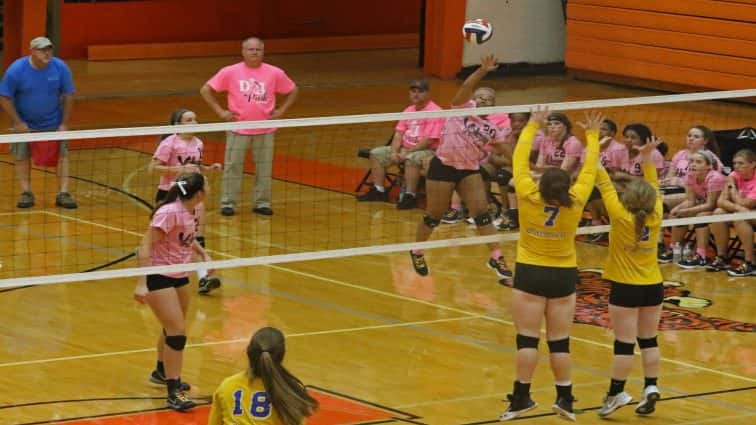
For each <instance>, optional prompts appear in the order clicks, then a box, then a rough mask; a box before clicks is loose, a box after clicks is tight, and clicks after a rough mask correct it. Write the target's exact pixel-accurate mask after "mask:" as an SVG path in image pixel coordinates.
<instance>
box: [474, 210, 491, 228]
mask: <svg viewBox="0 0 756 425" xmlns="http://www.w3.org/2000/svg"><path fill="white" fill-rule="evenodd" d="M492 222H493V220H491V214H489V213H487V212H485V213H483V214H481V215H479V216H477V217H475V225H476V226H478V227H482V226H487V225H489V224H491V223H492Z"/></svg>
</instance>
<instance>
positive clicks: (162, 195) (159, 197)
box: [155, 189, 168, 205]
mask: <svg viewBox="0 0 756 425" xmlns="http://www.w3.org/2000/svg"><path fill="white" fill-rule="evenodd" d="M167 195H168V191H167V190H163V189H158V191H157V193H156V194H155V205H157V204H159V203H161V202H163V199H165V197H166V196H167Z"/></svg>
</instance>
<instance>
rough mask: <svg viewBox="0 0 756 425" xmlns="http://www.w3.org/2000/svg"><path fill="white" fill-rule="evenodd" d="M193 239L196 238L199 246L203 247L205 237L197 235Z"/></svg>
mask: <svg viewBox="0 0 756 425" xmlns="http://www.w3.org/2000/svg"><path fill="white" fill-rule="evenodd" d="M194 239H196V240H197V243H198V244H200V246H201V247H202V248H204V247H205V237H204V236H197V237H196V238H194Z"/></svg>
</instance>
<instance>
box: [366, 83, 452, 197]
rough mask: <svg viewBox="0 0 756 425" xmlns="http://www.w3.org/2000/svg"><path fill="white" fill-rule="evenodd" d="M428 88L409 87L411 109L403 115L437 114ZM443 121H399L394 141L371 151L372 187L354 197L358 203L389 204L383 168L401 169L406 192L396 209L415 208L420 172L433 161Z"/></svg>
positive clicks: (411, 84)
mask: <svg viewBox="0 0 756 425" xmlns="http://www.w3.org/2000/svg"><path fill="white" fill-rule="evenodd" d="M429 91H430V87H429V86H428V82H427V81H425V80H415V81H412V82H411V83H410V90H409V98H410V101H411V102H412V105H410V106H408V107H407V108H405V109H404V111H402V112H427V111H440V110H441V108H440V107H439V106H438V105H436V104H435V103H433V101H432V100H431V98H430V92H429ZM443 125H444V119H443V118H433V119H424V120H423V119H409V120H401V121H399V123H398V124H397V125H396V129H395V131H394V137H393V139H392V140H391V145H389V146H379V147H377V148H374V149H372V150H371V151H370V172H371V175H372V178H373V186H372V187H371V188H370V190H368V192H367V193H364V194H362V195H358V196H357V200H358V201H361V202H364V201H383V202H386V201H388V195H389V194H388V191H387V190H386V187H384V185H383V183H384V181H385V179H386V168H387V167H390V166H391V165H399V164H403V165H404V182H405V186H404V187H405V192H404V196H403V197H402V199H401V200H400V201H399V203H397V205H396V207H397V208H398V209H400V210H408V209H412V208H415V207H416V206H417V197H416V192H417V185H418V183H419V182H420V174H421V170H423V168H425V164H427V162H428V161H430V159H431V158H432V157H433V152H434V151H435V149H436V147H437V146H438V139H439V137H441V128H442V127H443Z"/></svg>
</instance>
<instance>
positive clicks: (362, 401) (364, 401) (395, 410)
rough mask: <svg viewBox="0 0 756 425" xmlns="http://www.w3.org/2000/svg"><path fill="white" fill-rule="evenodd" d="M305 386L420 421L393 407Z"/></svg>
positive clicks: (316, 387)
mask: <svg viewBox="0 0 756 425" xmlns="http://www.w3.org/2000/svg"><path fill="white" fill-rule="evenodd" d="M305 386H306V387H307V388H312V389H315V390H318V391H320V392H322V393H325V394H330V395H335V396H337V397H341V398H345V399H347V400H351V401H354V402H356V403H362V404H365V405H368V406H372V407H375V408H378V409H381V410H386V411H388V412H393V413H398V414H400V415H402V416H406V417H407V418H409V419H420V417H419V416H417V415H414V414H412V413H407V412H404V411H401V410H397V409H393V408H391V407H386V406H384V405H381V404H378V403H374V402H371V401H367V400H362V399H359V398H356V397H352V396H349V395H346V394H342V393H339V392H336V391H333V390H328V389H325V388H321V387H318V386H315V385H305ZM397 419H398V418H397ZM411 423H417V422H411Z"/></svg>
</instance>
